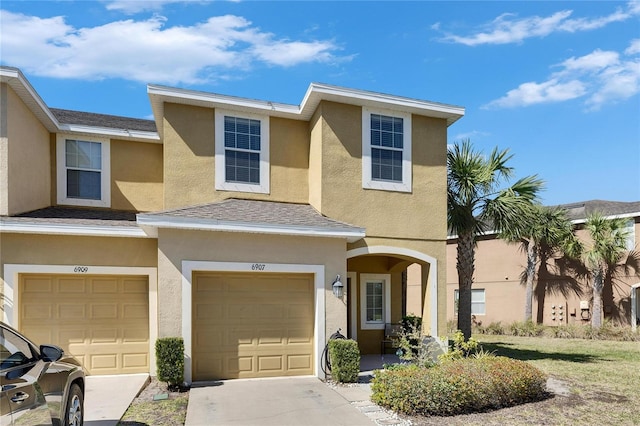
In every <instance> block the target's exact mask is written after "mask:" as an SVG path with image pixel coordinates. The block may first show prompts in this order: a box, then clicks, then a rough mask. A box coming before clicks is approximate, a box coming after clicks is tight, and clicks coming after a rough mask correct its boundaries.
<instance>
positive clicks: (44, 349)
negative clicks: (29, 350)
mask: <svg viewBox="0 0 640 426" xmlns="http://www.w3.org/2000/svg"><path fill="white" fill-rule="evenodd" d="M62 355H64V350H62V348H60V347H58V346H55V345H40V358H41V359H42V360H43V361H44V362H55V361H57V360H59V359H60V358H62Z"/></svg>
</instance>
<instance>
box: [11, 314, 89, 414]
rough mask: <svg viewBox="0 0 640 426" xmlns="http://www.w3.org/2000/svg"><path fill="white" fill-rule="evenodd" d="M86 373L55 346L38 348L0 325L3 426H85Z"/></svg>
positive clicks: (15, 332)
mask: <svg viewBox="0 0 640 426" xmlns="http://www.w3.org/2000/svg"><path fill="white" fill-rule="evenodd" d="M84 377H85V376H84V370H83V369H82V366H81V365H80V363H79V362H78V361H77V360H76V359H75V358H72V357H68V356H65V354H64V351H63V350H62V349H61V348H59V347H57V346H54V345H40V347H37V346H36V345H35V344H34V343H32V342H31V341H30V340H29V339H27V338H26V337H25V336H23V335H22V334H20V333H19V332H18V331H16V330H14V329H13V328H11V327H9V326H8V325H6V324H5V323H2V322H0V386H1V388H0V424H1V425H3V426H4V425H51V424H53V425H56V426H81V425H82V423H83V420H84V389H85V387H84V386H85V381H84Z"/></svg>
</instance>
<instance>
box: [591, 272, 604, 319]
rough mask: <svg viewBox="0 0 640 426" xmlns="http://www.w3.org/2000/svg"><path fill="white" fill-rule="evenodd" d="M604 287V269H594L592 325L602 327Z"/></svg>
mask: <svg viewBox="0 0 640 426" xmlns="http://www.w3.org/2000/svg"><path fill="white" fill-rule="evenodd" d="M603 288H604V271H603V270H602V268H600V269H596V270H594V271H593V306H592V308H593V312H592V313H591V327H593V328H600V327H602V289H603Z"/></svg>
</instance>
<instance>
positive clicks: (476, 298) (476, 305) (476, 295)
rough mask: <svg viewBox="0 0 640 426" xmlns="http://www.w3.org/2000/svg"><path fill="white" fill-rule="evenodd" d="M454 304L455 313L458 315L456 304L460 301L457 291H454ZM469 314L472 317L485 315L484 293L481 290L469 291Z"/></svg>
mask: <svg viewBox="0 0 640 426" xmlns="http://www.w3.org/2000/svg"><path fill="white" fill-rule="evenodd" d="M453 297H454V304H455V311H456V313H458V303H459V300H460V293H459V291H458V290H454V295H453ZM471 314H472V315H484V314H485V292H484V289H483V288H478V289H475V288H474V289H471Z"/></svg>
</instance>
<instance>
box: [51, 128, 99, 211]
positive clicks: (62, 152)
mask: <svg viewBox="0 0 640 426" xmlns="http://www.w3.org/2000/svg"><path fill="white" fill-rule="evenodd" d="M67 140H76V141H82V142H95V143H99V144H101V145H102V148H101V157H102V158H101V159H102V164H101V167H100V186H101V188H100V196H101V198H100V199H99V200H90V199H85V198H70V197H68V196H67V157H66V141H67ZM56 169H57V172H56V174H57V191H56V192H57V200H58V204H62V205H70V206H85V207H111V141H110V140H109V139H107V138H100V137H93V136H91V137H85V136H78V135H70V134H58V135H56Z"/></svg>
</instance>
